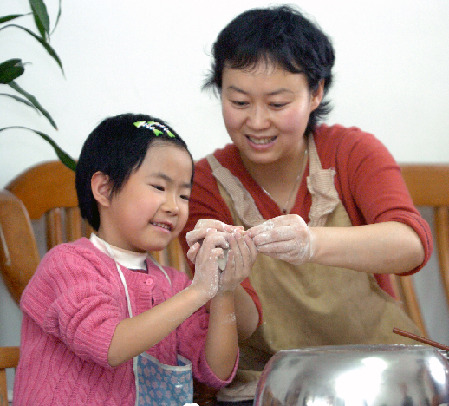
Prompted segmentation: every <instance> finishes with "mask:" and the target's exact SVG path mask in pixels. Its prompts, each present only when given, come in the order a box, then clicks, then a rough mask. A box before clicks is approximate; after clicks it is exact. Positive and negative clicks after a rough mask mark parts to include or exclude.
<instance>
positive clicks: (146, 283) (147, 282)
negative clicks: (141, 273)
mask: <svg viewBox="0 0 449 406" xmlns="http://www.w3.org/2000/svg"><path fill="white" fill-rule="evenodd" d="M153 283H154V281H153V278H148V279H147V280H146V281H145V285H148V286H151V285H152V284H153Z"/></svg>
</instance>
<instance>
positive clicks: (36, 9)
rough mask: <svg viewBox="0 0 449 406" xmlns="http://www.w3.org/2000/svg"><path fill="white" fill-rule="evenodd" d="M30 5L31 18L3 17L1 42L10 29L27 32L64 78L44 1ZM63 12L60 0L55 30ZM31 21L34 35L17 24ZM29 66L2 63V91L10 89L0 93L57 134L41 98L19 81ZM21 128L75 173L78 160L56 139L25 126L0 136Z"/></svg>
mask: <svg viewBox="0 0 449 406" xmlns="http://www.w3.org/2000/svg"><path fill="white" fill-rule="evenodd" d="M29 5H30V12H29V13H27V14H11V15H6V16H0V40H1V31H3V30H6V29H16V30H21V31H22V32H24V34H26V35H29V36H31V37H32V38H34V39H35V40H36V41H37V43H38V44H39V45H40V46H42V47H43V48H44V49H45V50H46V51H47V53H48V55H49V56H50V57H51V58H52V59H53V60H54V61H55V62H56V63H57V64H58V66H59V67H60V69H61V72H62V74H64V71H63V66H62V62H61V60H60V58H59V57H58V55H57V53H56V51H55V50H54V49H53V47H52V46H51V45H50V35H51V31H50V18H49V15H48V11H47V7H46V5H45V3H44V1H43V0H29ZM61 10H62V9H61V0H60V1H59V8H58V13H57V18H56V22H55V24H54V28H53V30H54V29H55V28H56V26H57V25H58V22H59V18H60V16H61ZM27 17H30V18H33V19H34V23H35V30H34V31H33V30H31V29H29V28H26V27H24V26H22V25H20V24H18V23H17V21H19V20H20V19H23V18H27ZM27 62H28V61H23V60H22V59H20V58H11V59H8V60H6V61H0V86H2V88H6V89H7V92H4V91H0V96H1V97H7V98H9V99H11V101H12V102H14V103H15V102H17V103H22V104H24V105H26V106H28V107H30V108H31V109H32V110H34V111H37V112H38V113H39V114H41V115H42V116H43V117H44V119H46V120H48V122H49V123H50V124H51V126H52V127H53V128H54V129H55V130H57V125H56V122H55V120H54V119H53V118H52V116H51V115H50V113H49V112H48V111H47V110H46V109H45V108H44V107H43V106H42V105H41V104H40V103H39V102H38V100H37V98H36V97H35V96H34V95H32V94H31V93H28V92H27V91H26V90H25V89H23V88H22V87H21V86H20V85H19V83H18V79H19V78H20V77H21V76H22V75H23V74H24V73H25V69H26V64H27ZM17 128H19V129H23V130H25V131H32V132H34V133H35V134H37V135H38V136H40V137H41V138H42V139H43V140H45V141H46V142H48V143H49V144H50V145H51V146H52V148H53V149H54V150H55V153H56V155H57V157H58V158H59V159H60V160H61V162H62V163H63V164H64V165H66V166H67V167H69V168H70V169H72V170H74V169H75V165H76V162H75V160H74V159H73V158H72V157H71V156H70V155H69V154H67V153H66V152H65V151H63V150H62V149H61V148H60V147H59V145H58V144H57V143H56V142H55V141H54V139H53V138H52V137H51V136H50V135H48V134H45V133H43V132H41V131H38V130H36V129H33V128H29V127H24V126H21V125H17V126H9V127H0V132H2V131H6V130H9V129H17Z"/></svg>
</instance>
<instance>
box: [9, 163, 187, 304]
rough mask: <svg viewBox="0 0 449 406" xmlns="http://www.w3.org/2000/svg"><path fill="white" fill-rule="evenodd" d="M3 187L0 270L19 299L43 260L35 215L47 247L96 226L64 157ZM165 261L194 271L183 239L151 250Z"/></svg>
mask: <svg viewBox="0 0 449 406" xmlns="http://www.w3.org/2000/svg"><path fill="white" fill-rule="evenodd" d="M5 189H6V190H2V191H0V270H1V273H2V276H3V280H4V282H5V285H6V287H7V288H8V290H9V291H10V293H11V295H12V297H13V298H14V300H15V301H16V302H17V303H19V300H20V296H21V295H22V292H23V289H24V288H25V286H26V285H27V283H28V281H29V280H30V278H31V277H32V276H33V274H34V272H35V270H36V267H37V265H38V264H39V261H40V254H39V252H38V248H37V242H36V236H35V233H34V231H33V227H32V225H31V223H30V220H40V219H41V218H45V234H46V235H45V238H46V250H48V249H50V248H52V247H54V246H55V245H57V244H61V243H63V242H68V241H73V240H75V239H77V238H80V237H82V236H86V237H88V236H89V235H90V233H91V232H92V229H91V227H90V226H88V225H87V223H86V222H85V221H84V220H82V219H81V215H80V211H79V208H78V199H77V196H76V190H75V173H74V172H73V171H72V170H70V169H68V168H67V167H65V166H64V165H63V164H62V163H61V162H60V161H49V162H44V163H41V164H39V165H37V166H34V167H32V168H29V169H27V170H26V171H25V172H24V173H22V174H21V175H19V176H18V177H17V178H16V179H14V180H13V181H12V182H11V183H10V184H9V185H7V186H6V188H5ZM151 254H152V255H153V257H154V258H155V259H156V260H158V261H159V262H160V263H161V264H162V265H169V266H173V267H174V268H176V269H179V270H181V271H184V272H189V270H188V268H187V265H186V262H185V260H184V254H183V252H182V250H181V248H180V245H179V241H178V239H175V240H173V241H172V242H171V244H170V245H169V246H168V247H167V248H166V249H165V250H164V251H162V252H154V253H151Z"/></svg>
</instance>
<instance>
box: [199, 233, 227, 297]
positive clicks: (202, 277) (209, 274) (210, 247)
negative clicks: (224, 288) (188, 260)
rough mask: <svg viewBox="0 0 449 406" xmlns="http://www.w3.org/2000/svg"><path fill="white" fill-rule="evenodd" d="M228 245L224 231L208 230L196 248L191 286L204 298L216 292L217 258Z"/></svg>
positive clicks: (221, 255) (217, 280) (217, 277)
mask: <svg viewBox="0 0 449 406" xmlns="http://www.w3.org/2000/svg"><path fill="white" fill-rule="evenodd" d="M196 244H198V243H196ZM228 247H229V243H228V242H227V241H226V238H225V234H224V233H219V232H217V231H215V230H210V231H208V232H207V234H206V235H205V237H204V240H203V242H202V245H201V246H200V247H199V249H198V252H197V255H196V262H195V274H194V276H193V280H192V285H191V287H193V288H195V289H198V290H199V291H200V292H201V293H202V294H204V297H205V299H206V300H209V299H211V298H213V297H214V296H215V295H216V294H217V292H218V286H219V270H218V258H221V257H223V255H224V254H223V249H227V248H228Z"/></svg>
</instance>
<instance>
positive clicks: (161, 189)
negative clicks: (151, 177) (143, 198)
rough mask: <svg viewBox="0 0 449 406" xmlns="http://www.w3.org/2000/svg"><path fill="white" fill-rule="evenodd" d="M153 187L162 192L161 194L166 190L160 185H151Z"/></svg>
mask: <svg viewBox="0 0 449 406" xmlns="http://www.w3.org/2000/svg"><path fill="white" fill-rule="evenodd" d="M151 186H152V187H154V188H155V189H157V190H160V191H161V192H163V191H164V190H165V187H164V186H160V185H151Z"/></svg>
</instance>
